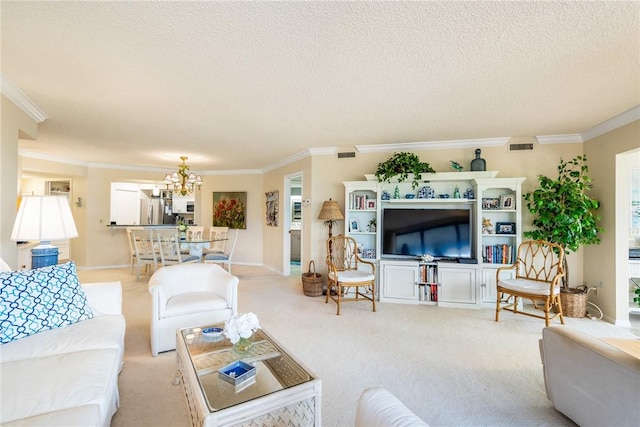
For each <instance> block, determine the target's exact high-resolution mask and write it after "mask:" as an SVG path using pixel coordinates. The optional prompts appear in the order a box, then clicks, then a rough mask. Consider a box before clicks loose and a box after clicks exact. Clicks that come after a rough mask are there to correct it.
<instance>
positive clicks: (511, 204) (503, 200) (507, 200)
mask: <svg viewBox="0 0 640 427" xmlns="http://www.w3.org/2000/svg"><path fill="white" fill-rule="evenodd" d="M515 208H516V195H515V194H503V195H502V196H500V209H515Z"/></svg>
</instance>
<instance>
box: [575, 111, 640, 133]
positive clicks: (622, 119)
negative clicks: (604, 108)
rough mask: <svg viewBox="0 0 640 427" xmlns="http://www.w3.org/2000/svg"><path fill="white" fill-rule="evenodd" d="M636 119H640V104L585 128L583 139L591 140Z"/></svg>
mask: <svg viewBox="0 0 640 427" xmlns="http://www.w3.org/2000/svg"><path fill="white" fill-rule="evenodd" d="M636 120H640V105H636V106H635V107H633V108H631V109H630V110H627V111H625V112H624V113H620V114H618V115H617V116H614V117H612V118H610V119H609V120H605V121H604V122H602V123H600V124H598V125H595V126H594V127H592V128H590V129H587V130H585V131H584V132H582V134H581V135H582V139H583V140H584V141H589V140H590V139H593V138H596V137H598V136H600V135H603V134H605V133H607V132H611V131H612V130H615V129H618V128H620V127H622V126H625V125H628V124H629V123H631V122H635V121H636Z"/></svg>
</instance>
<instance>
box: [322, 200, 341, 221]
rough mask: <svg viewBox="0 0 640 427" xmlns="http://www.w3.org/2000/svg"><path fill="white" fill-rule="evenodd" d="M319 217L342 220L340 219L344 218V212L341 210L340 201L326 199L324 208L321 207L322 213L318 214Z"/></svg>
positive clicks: (323, 204)
mask: <svg viewBox="0 0 640 427" xmlns="http://www.w3.org/2000/svg"><path fill="white" fill-rule="evenodd" d="M318 219H324V220H333V221H334V220H340V219H344V214H343V213H342V211H341V210H340V206H338V202H336V201H333V200H331V199H329V200H325V201H324V202H323V203H322V209H320V214H319V215H318Z"/></svg>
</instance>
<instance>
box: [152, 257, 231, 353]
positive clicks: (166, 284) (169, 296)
mask: <svg viewBox="0 0 640 427" xmlns="http://www.w3.org/2000/svg"><path fill="white" fill-rule="evenodd" d="M149 292H150V293H151V295H152V299H153V303H152V308H151V354H152V355H153V356H157V355H158V353H160V352H163V351H169V350H175V348H176V330H177V329H181V328H190V327H195V326H204V325H210V324H212V323H221V322H224V321H226V320H227V319H229V318H230V317H232V316H235V315H236V314H237V313H238V278H237V277H236V276H233V275H231V274H229V273H228V272H227V271H226V270H225V269H224V268H222V267H220V266H219V265H217V264H176V265H171V266H167V267H163V268H161V269H159V270H158V271H156V272H155V273H153V276H151V279H149Z"/></svg>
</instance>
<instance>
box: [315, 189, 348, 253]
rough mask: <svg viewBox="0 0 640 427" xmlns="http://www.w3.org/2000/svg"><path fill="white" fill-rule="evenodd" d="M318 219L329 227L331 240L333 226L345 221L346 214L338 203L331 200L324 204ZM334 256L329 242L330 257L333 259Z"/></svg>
mask: <svg viewBox="0 0 640 427" xmlns="http://www.w3.org/2000/svg"><path fill="white" fill-rule="evenodd" d="M318 219H323V220H324V223H325V225H327V226H328V227H329V239H331V236H332V231H333V230H332V229H333V224H334V223H335V222H336V221H340V220H343V219H344V214H343V213H342V211H341V210H340V206H339V205H338V202H336V201H333V200H331V199H329V200H326V201H324V202H323V203H322V209H320V214H319V215H318ZM332 255H333V253H332V250H331V242H329V257H330V258H333V256H332Z"/></svg>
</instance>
